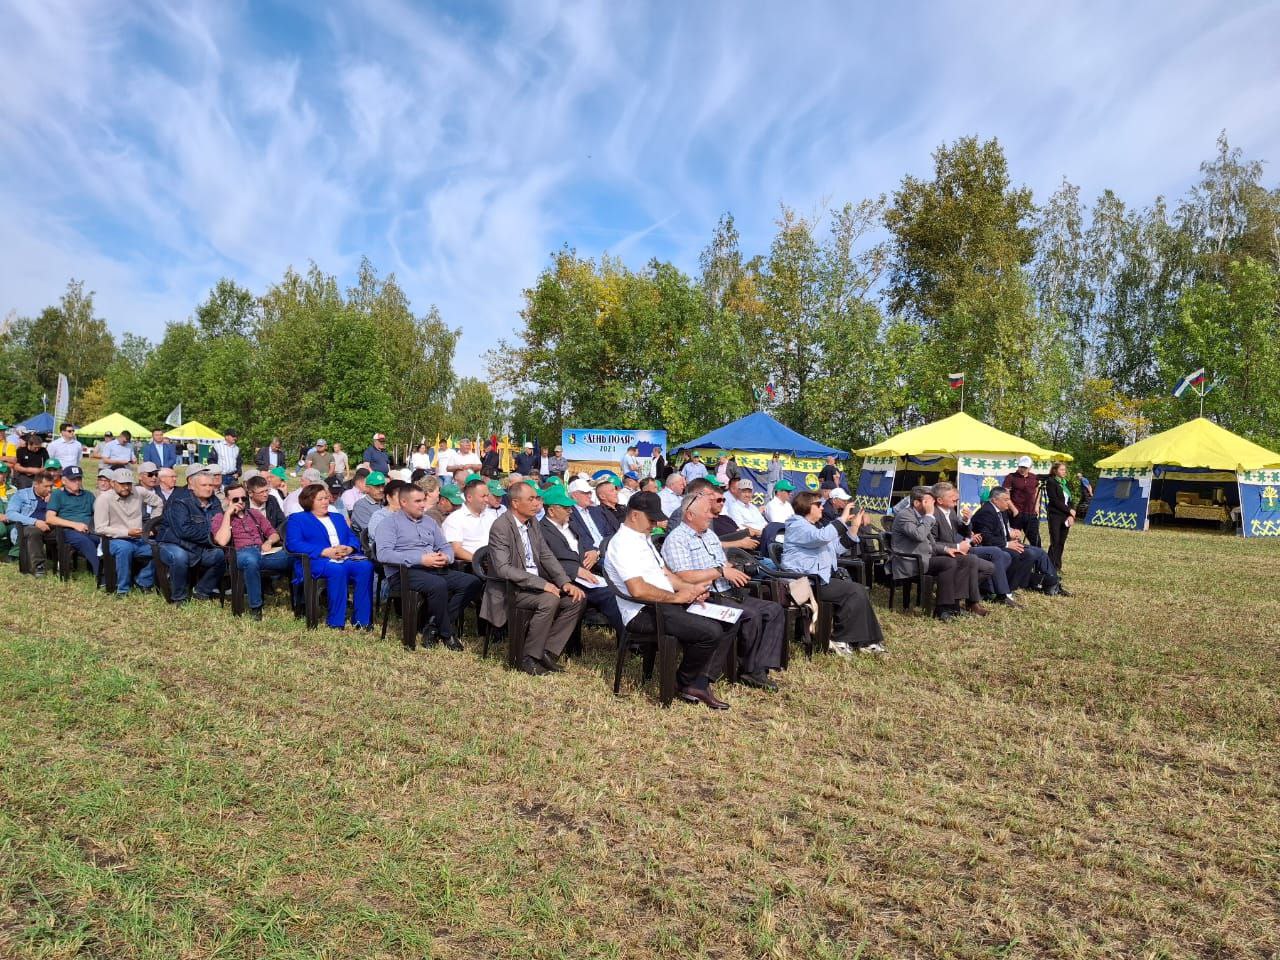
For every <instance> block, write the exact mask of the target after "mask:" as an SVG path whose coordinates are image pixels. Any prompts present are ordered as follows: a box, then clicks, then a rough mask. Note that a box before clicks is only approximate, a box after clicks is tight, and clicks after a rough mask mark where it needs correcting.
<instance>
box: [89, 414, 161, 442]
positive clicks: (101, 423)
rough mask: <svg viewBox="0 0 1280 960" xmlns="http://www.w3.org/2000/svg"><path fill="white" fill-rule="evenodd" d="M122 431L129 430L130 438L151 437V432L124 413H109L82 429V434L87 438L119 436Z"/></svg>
mask: <svg viewBox="0 0 1280 960" xmlns="http://www.w3.org/2000/svg"><path fill="white" fill-rule="evenodd" d="M121 430H128V431H129V434H130V436H134V437H145V436H149V435H150V431H149V430H147V428H146V427H144V426H142V424H140V423H135V422H134V421H133V420H130V419H129V418H128V417H126V416H125V415H124V414H123V413H109V414H107V415H106V416H105V417H103V418H101V419H100V420H95V421H93V423H86V424H85V425H84V426H83V427H81V428H80V431H79V432H80V433H82V434H84V435H85V436H86V437H101V436H102V435H103V434H106V433H115V434H118V433H119V432H120V431H121Z"/></svg>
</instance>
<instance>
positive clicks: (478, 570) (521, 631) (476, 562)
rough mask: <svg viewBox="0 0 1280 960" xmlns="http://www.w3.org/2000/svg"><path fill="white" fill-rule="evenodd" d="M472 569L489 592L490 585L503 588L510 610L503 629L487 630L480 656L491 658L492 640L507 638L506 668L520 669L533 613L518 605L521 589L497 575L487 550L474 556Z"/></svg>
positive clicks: (505, 601) (484, 549) (504, 599)
mask: <svg viewBox="0 0 1280 960" xmlns="http://www.w3.org/2000/svg"><path fill="white" fill-rule="evenodd" d="M471 566H472V568H473V569H474V570H475V575H476V576H477V577H480V579H482V580H483V581H484V583H485V589H486V590H487V589H488V588H489V584H491V583H492V584H501V585H502V593H503V602H504V603H505V604H506V608H507V622H506V625H505V626H503V627H493V626H492V625H490V627H489V629H488V630H487V631H485V635H484V646H483V647H482V648H481V653H480V656H481V657H487V656H488V655H489V644H490V642H491V641H493V640H497V641H498V642H502V639H503V638H504V637H505V639H506V641H507V666H509V667H511V668H513V669H514V668H517V667H519V666H520V656H521V654H522V652H523V651H524V642H525V638H526V637H527V636H528V633H529V621H530V620H532V619H533V611H531V610H526V609H524V608H522V607H518V606H516V594H517V593H518V588H517V587H516V585H515V584H514V583H512V582H511V581H510V580H505V579H503V578H502V577H499V576H497V575H496V574H495V573H494V570H493V562H492V560H491V559H490V554H489V548H488V547H481V548H480V549H479V550H477V551H476V552H475V553H474V554H473V555H472V559H471ZM477 617H478V615H477Z"/></svg>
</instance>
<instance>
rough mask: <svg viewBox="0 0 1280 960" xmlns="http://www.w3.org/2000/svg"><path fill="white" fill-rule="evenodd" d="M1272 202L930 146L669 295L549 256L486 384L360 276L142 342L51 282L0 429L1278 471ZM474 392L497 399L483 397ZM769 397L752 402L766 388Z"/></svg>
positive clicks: (656, 281)
mask: <svg viewBox="0 0 1280 960" xmlns="http://www.w3.org/2000/svg"><path fill="white" fill-rule="evenodd" d="M1278 308H1280V189H1277V188H1275V187H1269V186H1267V185H1266V184H1265V183H1264V182H1263V167H1262V164H1261V162H1259V161H1252V160H1246V159H1245V158H1244V157H1243V156H1242V154H1241V152H1240V150H1238V149H1236V148H1233V147H1231V145H1230V144H1229V143H1228V141H1227V139H1226V136H1225V134H1224V135H1223V136H1222V137H1220V139H1219V141H1218V145H1217V152H1216V154H1215V155H1214V156H1213V157H1212V158H1211V159H1209V160H1208V161H1206V162H1205V163H1204V164H1202V165H1201V168H1200V176H1199V178H1198V180H1197V182H1196V183H1195V185H1194V186H1193V187H1192V188H1191V189H1190V190H1189V191H1188V192H1187V194H1186V195H1185V196H1184V197H1182V198H1181V199H1179V200H1177V201H1176V202H1170V201H1168V200H1166V199H1165V198H1163V197H1156V198H1155V199H1154V200H1152V201H1151V202H1150V203H1149V204H1147V205H1146V206H1130V205H1129V204H1127V203H1126V202H1125V201H1123V200H1122V199H1120V198H1119V197H1118V196H1117V195H1116V194H1115V193H1114V192H1113V191H1110V190H1106V191H1103V193H1102V194H1101V195H1100V196H1098V197H1097V198H1095V199H1094V200H1093V201H1092V202H1086V201H1085V199H1084V198H1083V197H1082V196H1081V191H1080V189H1079V188H1078V187H1076V186H1074V185H1073V184H1071V183H1069V182H1065V181H1064V182H1063V183H1062V184H1061V186H1060V187H1059V188H1058V189H1057V190H1055V191H1054V192H1053V194H1052V195H1051V196H1049V197H1047V198H1045V199H1044V200H1043V202H1039V203H1037V202H1036V199H1035V197H1034V196H1033V195H1032V192H1031V190H1029V189H1028V188H1026V187H1025V186H1019V185H1016V184H1015V183H1014V182H1013V180H1012V178H1011V176H1010V173H1009V168H1008V162H1007V159H1006V157H1005V154H1004V150H1003V148H1002V147H1001V145H1000V143H999V142H998V141H997V140H994V139H993V140H985V141H984V140H981V139H979V138H977V137H964V138H961V139H959V140H956V141H955V142H953V143H949V144H944V145H942V146H940V147H939V148H938V149H937V150H936V151H935V153H934V156H933V171H932V175H931V176H929V177H923V178H918V177H912V176H907V177H904V178H903V180H902V181H901V183H900V185H899V187H898V189H896V190H895V191H894V192H893V193H892V194H890V195H886V196H878V197H873V198H869V199H864V200H861V201H859V202H851V203H848V204H845V205H843V206H839V207H836V208H834V209H831V210H827V211H825V212H822V213H815V214H807V215H806V214H801V213H798V212H797V211H795V210H793V209H790V208H787V207H783V208H782V209H781V211H780V213H779V216H778V218H777V225H776V231H775V232H774V235H773V238H772V241H771V243H770V245H769V248H768V249H767V250H765V251H760V252H748V251H744V250H743V249H742V247H741V244H740V239H739V235H738V232H737V230H736V227H735V224H734V220H733V217H732V216H731V215H725V216H724V217H723V218H722V219H721V220H720V222H719V223H718V224H717V226H716V229H715V231H714V233H713V235H712V237H711V239H710V241H709V243H708V244H707V246H706V248H705V249H704V250H703V252H702V254H701V256H700V258H699V261H698V266H697V270H696V272H695V273H694V274H693V275H690V274H688V273H686V272H684V271H682V270H680V269H679V268H677V267H676V266H674V265H673V264H671V263H668V262H663V261H660V260H656V259H655V260H652V261H650V262H649V263H647V264H645V265H644V266H641V267H631V266H628V265H627V264H626V263H624V262H622V261H621V260H619V259H617V258H615V257H610V256H608V255H604V256H602V257H600V258H598V259H593V258H588V257H583V256H580V255H579V254H578V253H577V252H576V251H575V250H573V249H571V248H568V247H565V248H563V249H561V250H559V251H556V252H555V253H554V254H553V255H552V257H551V260H550V263H549V264H548V266H547V267H546V268H545V269H544V270H543V271H542V273H541V274H540V275H539V276H538V278H537V280H536V281H535V283H534V284H533V286H531V287H530V288H529V289H528V290H526V291H524V306H523V309H522V310H521V313H520V323H519V325H518V327H517V330H516V332H515V334H514V336H513V337H512V338H511V339H510V340H509V341H508V340H504V341H499V342H498V343H497V344H496V346H495V347H494V349H493V350H491V351H490V352H489V354H488V356H487V360H488V365H489V372H490V377H489V379H488V380H481V379H476V378H467V377H462V378H459V377H457V376H455V374H454V371H453V358H454V350H455V347H456V343H457V338H458V330H457V329H454V328H450V327H449V326H448V325H447V324H446V323H445V321H444V319H443V318H442V317H441V316H440V315H439V313H438V311H437V310H435V308H434V307H433V308H431V309H429V310H428V311H427V312H426V313H425V314H421V315H418V314H415V313H414V312H413V310H412V309H411V307H410V304H409V301H408V298H407V297H406V296H405V294H404V291H403V290H402V289H401V287H400V286H399V284H398V283H397V281H396V279H395V277H394V276H389V277H385V278H384V277H380V276H379V275H378V273H377V271H376V270H375V269H374V268H373V266H372V265H371V264H370V263H369V262H368V261H367V260H366V261H364V262H363V263H362V265H361V268H360V271H359V273H358V277H357V281H356V283H355V284H354V285H353V286H352V287H350V288H349V289H347V290H345V291H344V290H342V289H341V287H340V286H339V284H338V282H337V280H336V279H335V278H334V277H332V276H330V275H327V274H325V273H323V272H322V271H321V270H320V269H319V267H317V266H316V265H314V264H312V265H311V266H310V268H309V269H308V270H307V271H306V272H305V273H297V272H295V271H294V270H289V271H288V272H286V274H285V276H284V277H283V278H282V280H281V281H280V282H279V283H277V284H274V285H273V286H271V287H270V288H269V289H268V290H267V291H266V292H265V293H263V294H261V295H255V294H254V293H252V292H250V291H248V290H246V289H244V288H243V287H241V286H239V285H237V284H236V283H234V282H233V281H231V280H226V279H224V280H221V281H219V282H218V283H217V284H216V285H215V287H214V289H213V290H212V291H211V292H210V293H209V295H208V297H207V299H206V300H205V301H204V302H203V303H201V304H200V305H199V306H198V307H197V308H196V309H195V312H194V314H193V315H192V317H190V318H188V319H185V320H181V321H175V322H173V323H170V324H169V325H168V326H167V328H166V330H165V333H164V336H163V338H162V339H161V340H160V341H159V342H158V343H151V342H149V341H147V340H145V339H143V338H140V337H136V336H133V335H131V334H125V335H124V336H123V337H121V338H120V340H119V341H117V340H115V339H114V338H113V336H112V335H111V333H110V331H109V330H108V328H107V325H106V323H105V322H104V321H103V320H102V319H101V318H98V317H96V316H95V315H94V310H93V299H92V294H91V293H88V292H86V291H85V289H84V287H83V285H82V284H80V283H78V282H75V281H73V282H72V283H70V284H69V285H68V288H67V290H66V292H65V294H64V295H63V297H62V299H61V301H60V302H59V304H57V305H56V306H50V307H48V308H46V309H45V310H44V311H42V312H41V313H40V315H39V316H37V317H35V318H12V317H11V318H10V319H9V320H8V321H6V322H5V324H4V327H3V329H2V330H0V416H4V417H6V418H15V417H20V416H26V415H29V414H31V413H33V412H36V411H38V410H39V409H40V397H41V394H42V393H48V394H49V396H50V398H51V399H52V396H53V384H54V382H55V381H56V377H57V374H58V373H59V372H62V373H66V374H67V375H68V378H69V380H70V383H71V388H72V395H73V408H72V415H73V419H77V420H79V421H81V422H84V421H85V420H87V419H90V418H91V417H93V416H96V415H100V414H101V413H105V412H107V411H109V410H120V411H122V412H124V413H127V414H129V415H130V416H132V417H133V418H134V419H137V420H139V422H143V423H147V424H148V425H150V424H156V423H160V422H162V421H163V419H164V417H165V415H166V414H167V413H168V412H169V410H171V409H172V408H173V407H174V406H176V405H177V403H179V402H182V403H183V410H184V414H185V415H186V416H187V418H194V419H200V420H202V421H204V422H206V423H209V424H210V425H212V426H215V427H219V428H221V427H223V426H227V425H235V426H237V427H238V428H239V429H240V430H241V431H242V433H243V432H251V433H252V435H253V436H255V437H265V436H267V435H273V434H279V435H281V436H285V437H289V438H296V439H305V438H314V437H315V436H316V435H318V434H324V435H330V436H333V437H338V438H353V439H354V438H359V437H363V436H364V435H366V434H368V433H370V432H371V431H372V430H374V429H385V430H387V431H388V432H389V433H391V434H392V435H393V439H394V440H397V441H401V442H403V441H405V440H408V439H409V438H414V437H418V436H422V435H427V436H430V437H433V436H434V435H435V434H436V433H437V432H442V433H446V434H447V433H458V432H464V431H465V432H470V433H474V432H488V431H491V430H502V429H503V428H504V427H506V428H508V429H510V430H511V432H512V433H513V434H514V435H516V436H519V437H529V438H534V437H537V438H539V439H541V440H542V441H543V442H544V443H554V442H555V441H556V440H557V439H558V437H559V433H560V430H561V428H563V427H573V426H613V427H664V428H666V429H667V430H668V431H670V432H671V434H672V436H673V438H676V439H680V438H689V437H692V436H694V435H696V434H698V433H701V432H704V431H706V430H709V429H712V428H714V427H717V426H720V425H722V424H724V423H726V422H728V421H730V420H732V419H734V418H736V417H739V416H742V415H744V414H746V413H748V412H750V411H751V410H753V409H765V410H768V411H769V412H771V413H773V414H774V415H775V416H777V417H778V418H779V419H780V420H782V421H783V422H784V423H786V424H788V425H789V426H791V427H793V428H794V429H797V430H799V431H801V432H802V433H806V434H808V435H811V436H814V437H816V438H818V439H820V440H823V441H825V442H828V443H831V444H833V445H836V446H840V447H844V448H846V449H855V448H857V447H859V446H864V445H866V444H869V443H872V442H875V441H877V440H879V439H882V438H883V437H885V436H886V435H888V434H891V433H894V432H897V431H899V430H902V429H906V428H909V427H912V426H918V425H920V424H922V423H926V422H929V421H931V420H933V419H936V418H938V417H940V416H945V415H948V414H950V413H952V412H954V411H955V410H956V409H957V406H958V404H957V396H956V393H955V392H954V391H952V390H951V389H949V387H948V385H947V375H948V374H949V373H953V372H964V373H965V374H966V378H967V381H966V389H965V393H966V410H967V411H968V412H970V413H972V414H973V415H974V416H976V417H978V418H980V419H984V420H987V421H988V422H990V423H992V424H994V425H995V426H997V427H1000V428H1002V429H1005V430H1010V431H1013V432H1015V433H1019V434H1022V435H1024V436H1026V437H1028V438H1030V439H1033V440H1036V441H1038V442H1041V443H1043V444H1045V445H1047V446H1051V447H1053V448H1055V449H1063V450H1067V451H1069V452H1071V453H1073V454H1075V455H1076V456H1077V457H1080V458H1082V459H1083V461H1084V462H1085V463H1089V462H1091V460H1092V459H1094V458H1096V457H1097V456H1099V455H1101V454H1103V453H1105V452H1108V451H1111V450H1114V449H1116V448H1118V447H1119V446H1122V445H1124V444H1126V443H1129V442H1132V441H1133V440H1134V439H1137V438H1138V437H1140V436H1142V435H1145V434H1146V433H1149V432H1151V431H1153V430H1156V429H1164V428H1166V427H1170V426H1173V425H1175V424H1177V423H1179V422H1181V421H1183V420H1185V419H1188V418H1189V417H1191V416H1194V415H1195V414H1196V412H1197V411H1198V400H1197V399H1196V398H1194V397H1190V396H1187V397H1184V398H1183V399H1181V400H1178V399H1175V398H1173V397H1172V395H1171V389H1172V386H1173V385H1174V384H1175V383H1176V382H1177V381H1178V380H1179V379H1180V378H1181V377H1182V375H1183V374H1185V373H1187V372H1188V371H1190V370H1193V369H1195V368H1197V367H1200V366H1203V367H1205V368H1206V370H1207V371H1208V373H1209V377H1210V380H1209V382H1210V384H1212V390H1211V391H1210V393H1209V394H1208V396H1207V397H1206V398H1205V412H1206V414H1207V415H1210V416H1212V417H1213V418H1214V419H1215V420H1217V422H1219V423H1221V424H1222V425H1223V426H1225V427H1227V428H1228V429H1231V430H1234V431H1236V432H1238V433H1240V434H1242V435H1244V436H1247V437H1249V438H1250V439H1253V440H1255V441H1257V442H1259V443H1262V444H1264V445H1267V446H1270V447H1272V448H1276V447H1278V446H1280V319H1278ZM490 384H493V385H494V387H496V388H497V394H498V395H496V396H495V392H494V391H493V390H491V388H490ZM766 386H768V387H769V388H771V389H768V390H766Z"/></svg>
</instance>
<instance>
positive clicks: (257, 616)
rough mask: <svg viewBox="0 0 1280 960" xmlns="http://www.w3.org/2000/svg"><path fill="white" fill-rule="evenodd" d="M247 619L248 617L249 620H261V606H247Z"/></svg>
mask: <svg viewBox="0 0 1280 960" xmlns="http://www.w3.org/2000/svg"><path fill="white" fill-rule="evenodd" d="M249 619H250V620H261V619H262V608H261V607H250V608H249Z"/></svg>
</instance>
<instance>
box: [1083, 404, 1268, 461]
mask: <svg viewBox="0 0 1280 960" xmlns="http://www.w3.org/2000/svg"><path fill="white" fill-rule="evenodd" d="M1096 466H1098V467H1136V468H1140V469H1147V468H1150V467H1153V466H1172V467H1201V468H1204V469H1208V470H1230V471H1232V472H1233V473H1235V472H1238V471H1240V470H1268V469H1272V468H1277V467H1280V453H1272V452H1271V451H1270V450H1268V449H1266V448H1265V447H1260V446H1258V445H1257V444H1256V443H1251V442H1250V441H1248V440H1246V439H1245V438H1244V437H1238V436H1236V435H1235V434H1234V433H1232V432H1231V431H1230V430H1227V429H1225V428H1223V427H1220V426H1218V425H1217V424H1216V423H1214V422H1212V421H1211V420H1206V419H1205V418H1204V417H1196V419H1194V420H1188V421H1187V422H1186V423H1184V424H1181V425H1180V426H1177V427H1174V428H1173V429H1172V430H1165V431H1164V432H1163V433H1154V434H1152V435H1151V436H1149V437H1147V438H1146V439H1145V440H1139V441H1138V442H1137V443H1135V444H1132V445H1131V446H1128V447H1125V448H1124V449H1123V450H1120V451H1117V452H1116V453H1113V454H1112V455H1111V456H1109V457H1104V458H1103V459H1101V460H1099V461H1098V462H1097V464H1096Z"/></svg>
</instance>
